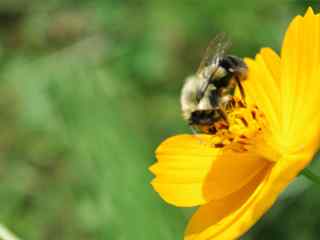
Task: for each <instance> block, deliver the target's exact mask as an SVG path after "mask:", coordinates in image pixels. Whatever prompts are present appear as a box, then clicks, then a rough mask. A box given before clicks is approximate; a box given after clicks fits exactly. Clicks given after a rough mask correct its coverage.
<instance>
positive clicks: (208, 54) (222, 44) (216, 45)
mask: <svg viewBox="0 0 320 240" xmlns="http://www.w3.org/2000/svg"><path fill="white" fill-rule="evenodd" d="M230 46H231V42H230V41H229V39H228V38H227V36H226V34H225V33H219V34H218V35H216V36H215V37H214V38H213V39H212V40H211V41H210V43H209V46H208V47H207V49H206V51H205V54H204V56H203V58H202V60H201V62H200V65H199V67H198V70H197V74H205V73H204V69H205V68H206V67H207V66H210V65H212V64H218V62H219V59H221V58H222V57H223V56H224V55H225V52H226V50H227V49H229V48H230Z"/></svg>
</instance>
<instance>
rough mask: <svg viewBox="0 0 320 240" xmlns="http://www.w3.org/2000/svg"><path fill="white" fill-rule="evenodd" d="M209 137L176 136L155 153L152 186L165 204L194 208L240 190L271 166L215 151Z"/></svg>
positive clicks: (249, 157) (251, 155)
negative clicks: (155, 161)
mask: <svg viewBox="0 0 320 240" xmlns="http://www.w3.org/2000/svg"><path fill="white" fill-rule="evenodd" d="M212 141H213V137H212V136H210V135H197V136H195V135H179V136H175V137H171V138H169V139H167V140H166V141H164V142H163V143H162V144H161V145H160V146H159V148H158V149H157V151H156V155H157V160H158V162H157V163H156V164H154V165H153V166H152V167H151V168H150V170H151V171H152V172H153V173H154V174H155V176H156V177H155V179H154V180H153V181H152V186H153V187H154V189H155V190H156V191H157V192H158V193H159V194H160V196H161V197H162V198H163V199H164V200H166V201H167V202H169V203H171V204H174V205H176V206H186V207H188V206H196V205H199V204H204V203H206V202H208V201H210V200H211V199H221V198H224V197H225V196H227V195H229V194H231V193H233V192H235V191H237V190H239V189H240V188H242V187H243V186H244V185H246V184H247V183H248V182H249V181H250V180H251V179H252V178H254V177H255V176H256V175H257V174H258V173H259V172H260V171H261V169H263V168H265V167H266V166H267V165H270V164H271V163H270V162H269V161H267V160H265V159H263V158H259V157H257V156H256V154H254V153H247V152H244V153H238V152H234V151H232V150H226V149H224V148H214V147H213V144H212Z"/></svg>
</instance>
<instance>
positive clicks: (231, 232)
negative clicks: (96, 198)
mask: <svg viewBox="0 0 320 240" xmlns="http://www.w3.org/2000/svg"><path fill="white" fill-rule="evenodd" d="M310 159H311V156H303V155H300V156H298V155H294V156H287V157H285V158H284V159H281V161H278V162H277V163H276V164H275V165H274V166H269V167H266V168H265V169H263V170H262V171H261V172H260V174H258V175H257V176H256V177H255V178H254V179H252V180H251V181H250V183H249V184H247V185H246V186H244V187H243V188H242V189H241V190H239V191H238V192H235V193H233V194H232V195H229V196H228V197H226V198H224V199H221V200H218V201H211V202H210V203H208V204H206V205H203V206H201V207H200V208H199V209H198V210H197V211H196V213H195V214H194V216H193V217H192V219H191V220H190V222H189V225H188V227H187V230H186V233H185V240H208V239H210V240H224V239H238V238H239V237H240V236H241V235H243V234H244V233H245V232H246V231H247V230H248V229H249V228H250V227H251V226H252V225H253V224H255V222H256V221H257V220H259V218H260V217H261V216H262V215H263V214H264V213H265V212H266V211H267V210H268V209H269V208H270V207H271V206H272V204H273V203H274V202H275V200H276V199H277V197H278V195H279V194H280V193H281V192H282V190H283V189H284V188H285V187H286V186H287V185H288V183H289V182H290V181H291V180H292V179H293V178H294V177H295V176H296V175H297V174H298V172H299V171H300V169H302V168H303V167H304V163H305V162H308V161H309V160H310ZM287 161H289V162H291V163H292V164H290V165H288V164H286V162H287Z"/></svg>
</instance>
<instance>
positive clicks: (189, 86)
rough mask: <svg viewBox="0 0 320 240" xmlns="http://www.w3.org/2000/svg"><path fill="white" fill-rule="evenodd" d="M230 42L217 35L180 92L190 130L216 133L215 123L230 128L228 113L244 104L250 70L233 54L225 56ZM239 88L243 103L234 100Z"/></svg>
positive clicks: (182, 106) (184, 115)
mask: <svg viewBox="0 0 320 240" xmlns="http://www.w3.org/2000/svg"><path fill="white" fill-rule="evenodd" d="M229 47H230V42H229V41H228V40H227V39H226V37H225V35H224V34H220V35H217V36H216V37H215V38H214V39H213V40H212V41H211V42H210V44H209V46H208V48H207V50H206V52H205V55H204V57H203V59H202V61H201V63H200V66H199V68H198V70H197V72H196V74H194V75H192V76H190V77H188V78H187V79H186V81H185V83H184V85H183V87H182V91H181V97H180V102H181V109H182V115H183V118H184V119H185V120H186V121H187V122H188V124H189V125H190V126H191V127H196V128H197V129H199V130H201V131H203V132H206V133H214V132H215V131H216V128H215V127H214V125H215V123H217V122H221V123H222V124H223V125H224V126H225V127H226V128H227V127H228V122H227V113H228V111H232V108H233V107H235V104H237V103H241V104H243V105H244V104H245V92H244V89H243V86H242V84H241V82H242V81H243V80H245V79H246V78H247V72H248V68H247V65H246V64H245V63H244V61H243V60H242V59H241V58H239V57H237V56H234V55H226V54H225V52H226V50H227V49H228V48H229ZM236 88H238V89H239V91H240V95H241V101H235V98H234V94H235V90H236Z"/></svg>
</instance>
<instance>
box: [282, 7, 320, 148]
mask: <svg viewBox="0 0 320 240" xmlns="http://www.w3.org/2000/svg"><path fill="white" fill-rule="evenodd" d="M319 38H320V16H319V14H317V15H315V14H314V13H313V11H312V9H311V8H309V9H308V11H307V13H306V14H305V16H304V17H301V16H297V17H296V18H295V19H294V20H293V21H292V22H291V23H290V26H289V28H288V30H287V32H286V35H285V38H284V42H283V46H282V51H281V69H282V72H281V80H280V82H281V88H280V89H281V90H280V96H281V131H280V132H279V135H280V138H282V139H284V141H283V142H282V143H281V144H282V145H283V148H286V149H287V152H293V151H297V149H298V148H301V140H302V139H303V143H305V145H306V146H309V145H312V146H313V147H314V150H313V151H316V148H317V147H318V144H319V139H320V114H319V113H318V106H319V104H320V94H319V92H320V70H319V68H320V39H319ZM315 132H316V135H315V134H314V133H315Z"/></svg>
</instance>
